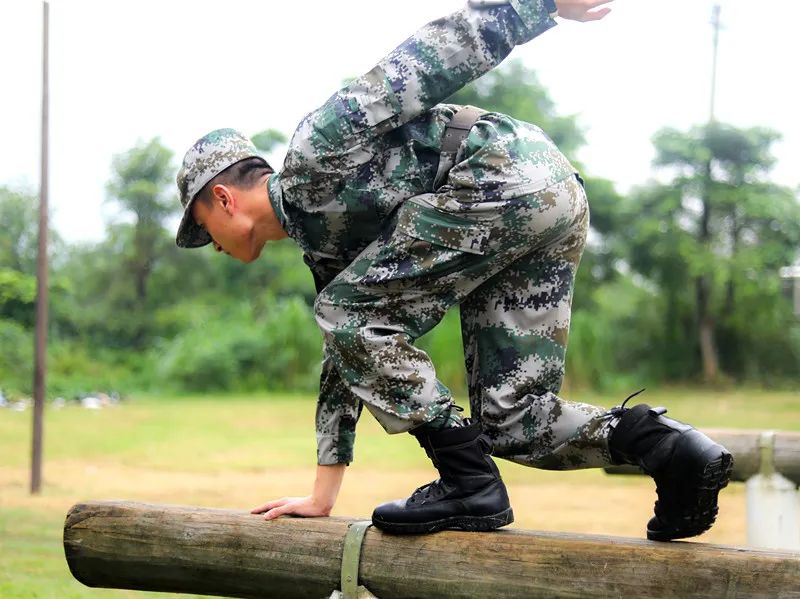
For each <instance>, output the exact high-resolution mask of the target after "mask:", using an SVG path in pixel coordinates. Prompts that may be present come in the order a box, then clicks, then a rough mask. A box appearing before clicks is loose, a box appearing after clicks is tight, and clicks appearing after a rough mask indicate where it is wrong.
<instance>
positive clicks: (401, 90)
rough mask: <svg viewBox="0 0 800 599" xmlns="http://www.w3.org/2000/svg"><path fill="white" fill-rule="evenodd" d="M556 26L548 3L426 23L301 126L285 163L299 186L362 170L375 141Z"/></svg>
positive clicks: (477, 7) (474, 5) (475, 3)
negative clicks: (357, 168)
mask: <svg viewBox="0 0 800 599" xmlns="http://www.w3.org/2000/svg"><path fill="white" fill-rule="evenodd" d="M554 25H555V21H553V19H552V18H551V17H550V15H549V14H548V11H547V9H546V7H545V2H544V0H509V1H505V2H503V1H495V0H470V2H468V3H467V5H466V6H465V7H464V8H462V9H461V10H459V11H456V12H454V13H452V14H450V15H448V16H446V17H443V18H440V19H437V20H435V21H432V22H431V23H428V24H427V25H425V26H424V27H422V28H421V29H420V30H419V31H417V32H416V33H415V34H414V35H412V36H411V37H410V38H408V39H407V40H406V41H404V42H403V43H402V44H400V46H398V47H397V48H395V49H394V50H392V51H391V52H390V53H389V54H388V56H386V57H385V58H384V59H383V60H381V61H380V62H379V63H378V64H377V65H376V66H375V67H374V68H373V69H372V70H370V71H369V72H368V73H366V74H365V75H363V76H361V77H359V78H358V79H356V80H355V81H353V82H352V83H351V84H349V85H348V86H346V87H344V88H342V89H341V90H339V91H338V92H336V93H335V94H333V96H331V97H330V98H329V99H328V100H327V102H325V104H323V105H322V107H320V108H319V109H318V110H316V111H314V112H312V113H310V114H309V115H307V116H306V117H305V118H304V119H303V121H301V123H300V125H299V126H298V128H297V130H296V131H295V134H294V136H293V138H292V141H291V142H290V144H289V149H288V152H287V156H286V162H285V164H284V169H285V174H286V175H288V176H292V175H294V177H295V179H296V180H294V181H291V182H290V184H291V185H293V186H302V185H303V183H308V182H310V178H314V176H315V175H316V177H320V176H324V175H325V174H329V175H331V176H333V175H335V174H337V173H340V172H341V171H343V170H348V169H350V168H354V167H357V166H359V165H361V164H364V163H365V162H367V161H368V160H369V159H370V157H371V155H372V154H371V152H370V151H369V147H368V145H369V142H370V141H371V140H372V139H374V138H375V137H376V136H379V135H381V134H383V133H385V132H387V131H389V130H391V129H394V128H396V127H399V126H400V125H403V124H404V123H407V122H408V121H410V120H412V119H413V118H415V117H417V116H418V115H420V114H421V113H422V112H424V111H425V110H428V109H429V108H431V107H433V106H435V105H436V104H438V103H439V102H441V101H443V100H445V99H447V98H448V97H449V96H451V95H452V94H453V93H455V92H456V91H458V90H459V89H461V88H462V87H464V85H466V84H467V83H469V82H470V81H473V80H474V79H476V78H478V77H480V76H481V75H483V74H484V73H486V72H488V71H490V70H491V69H492V68H494V67H495V66H497V65H498V64H500V62H501V61H502V60H503V59H504V58H505V57H506V56H508V55H509V54H510V53H511V50H513V49H514V47H515V46H517V45H519V44H522V43H525V42H527V41H529V40H531V39H533V38H534V37H536V36H538V35H540V34H541V33H543V32H544V31H546V30H547V29H549V28H551V27H552V26H554Z"/></svg>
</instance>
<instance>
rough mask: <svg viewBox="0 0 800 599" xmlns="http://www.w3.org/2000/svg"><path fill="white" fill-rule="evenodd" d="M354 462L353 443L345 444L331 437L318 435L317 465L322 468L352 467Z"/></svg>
mask: <svg viewBox="0 0 800 599" xmlns="http://www.w3.org/2000/svg"><path fill="white" fill-rule="evenodd" d="M352 461H353V444H352V443H350V444H347V443H343V442H342V440H341V439H339V438H337V437H334V436H331V435H317V464H319V465H320V466H333V465H334V464H346V465H350V463H351V462H352Z"/></svg>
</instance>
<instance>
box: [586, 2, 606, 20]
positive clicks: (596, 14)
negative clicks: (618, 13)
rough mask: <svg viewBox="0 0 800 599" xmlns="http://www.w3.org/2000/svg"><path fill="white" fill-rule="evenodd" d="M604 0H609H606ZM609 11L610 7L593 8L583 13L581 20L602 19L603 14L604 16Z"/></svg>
mask: <svg viewBox="0 0 800 599" xmlns="http://www.w3.org/2000/svg"><path fill="white" fill-rule="evenodd" d="M606 1H609V0H606ZM610 12H611V9H610V8H601V9H600V10H593V11H591V12H587V13H586V14H585V15H583V19H582V20H583V21H599V20H600V19H602V18H603V17H604V16H606V15H607V14H608V13H610Z"/></svg>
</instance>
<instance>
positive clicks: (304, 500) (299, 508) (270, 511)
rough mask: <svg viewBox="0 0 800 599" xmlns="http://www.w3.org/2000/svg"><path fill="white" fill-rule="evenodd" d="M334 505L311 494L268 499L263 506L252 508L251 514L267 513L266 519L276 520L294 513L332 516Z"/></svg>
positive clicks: (311, 516)
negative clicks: (327, 503)
mask: <svg viewBox="0 0 800 599" xmlns="http://www.w3.org/2000/svg"><path fill="white" fill-rule="evenodd" d="M332 507H333V505H322V504H320V503H318V502H317V501H316V500H315V499H314V498H313V497H312V496H311V495H308V496H307V497H283V498H281V499H276V500H275V501H268V502H267V503H265V504H264V505H262V506H259V507H257V508H253V509H252V510H250V513H251V514H264V513H265V512H266V514H265V516H264V520H274V519H275V518H277V517H278V516H284V515H287V514H292V515H294V516H304V517H306V518H313V517H315V516H330V514H331V508H332Z"/></svg>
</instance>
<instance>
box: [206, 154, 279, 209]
mask: <svg viewBox="0 0 800 599" xmlns="http://www.w3.org/2000/svg"><path fill="white" fill-rule="evenodd" d="M274 172H275V171H273V170H272V167H271V166H270V165H269V164H267V161H266V160H264V159H263V158H258V157H257V156H253V157H252V158H245V159H244V160H240V161H239V162H237V163H236V164H232V165H230V166H229V167H228V168H226V169H225V170H224V171H222V172H221V173H220V174H218V175H217V176H216V177H214V178H213V179H211V181H209V182H208V183H206V184H205V185H204V186H203V189H201V190H200V191H199V192H198V193H197V201H199V202H203V203H204V204H206V205H209V204H210V203H211V190H212V189H213V188H214V186H215V185H232V186H233V187H239V188H240V189H253V187H255V186H256V185H258V182H259V181H260V180H261V177H263V176H264V175H269V174H271V173H274Z"/></svg>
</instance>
